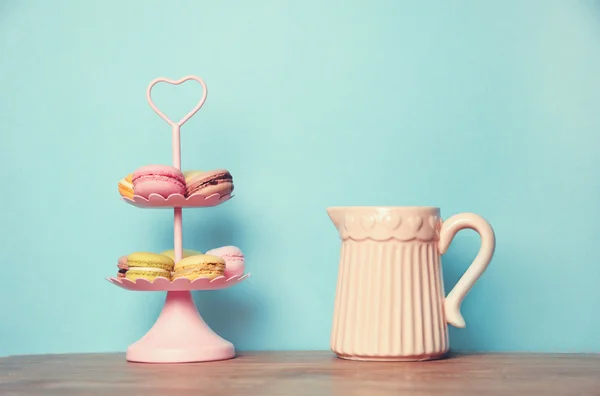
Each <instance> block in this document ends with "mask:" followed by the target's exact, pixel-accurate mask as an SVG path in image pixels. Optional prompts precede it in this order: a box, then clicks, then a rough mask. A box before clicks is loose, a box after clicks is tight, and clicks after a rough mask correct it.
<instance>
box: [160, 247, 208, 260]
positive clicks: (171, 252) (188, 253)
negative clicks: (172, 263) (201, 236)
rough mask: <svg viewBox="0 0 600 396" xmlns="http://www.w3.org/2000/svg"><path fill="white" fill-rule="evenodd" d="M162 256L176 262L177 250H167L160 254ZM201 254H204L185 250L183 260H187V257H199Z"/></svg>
mask: <svg viewBox="0 0 600 396" xmlns="http://www.w3.org/2000/svg"><path fill="white" fill-rule="evenodd" d="M160 254H162V255H163V256H167V257H170V258H171V260H175V250H173V249H170V250H165V251H164V252H160ZM199 254H202V252H199V251H197V250H191V249H183V257H182V258H186V257H190V256H197V255H199Z"/></svg>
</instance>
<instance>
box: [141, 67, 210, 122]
mask: <svg viewBox="0 0 600 396" xmlns="http://www.w3.org/2000/svg"><path fill="white" fill-rule="evenodd" d="M190 80H194V81H197V82H198V83H199V84H200V85H201V86H202V98H200V101H199V102H198V104H197V105H196V107H194V108H193V109H192V110H191V111H190V112H189V113H187V114H186V115H185V116H184V117H183V118H182V119H181V120H180V121H179V122H173V121H172V120H171V119H170V118H169V117H167V115H166V114H165V113H163V112H162V111H160V110H159V109H158V107H156V105H155V104H154V102H153V101H152V88H153V87H154V86H155V85H156V84H158V83H159V82H164V83H167V84H171V85H179V84H183V83H184V82H186V81H190ZM207 94H208V90H207V88H206V84H205V83H204V80H202V79H201V78H200V77H196V76H187V77H183V78H182V79H181V80H177V81H175V80H171V79H169V78H164V77H159V78H157V79H156V80H153V81H152V82H151V83H150V85H148V90H147V91H146V97H147V98H148V103H150V107H152V110H154V111H155V112H156V114H158V115H159V116H160V118H162V119H163V120H165V121H166V122H167V123H168V124H169V125H171V126H178V127H180V126H182V125H183V124H184V123H185V122H186V121H187V120H189V119H190V118H192V116H193V115H194V114H196V112H197V111H198V110H200V108H201V107H202V106H203V105H204V102H206V95H207Z"/></svg>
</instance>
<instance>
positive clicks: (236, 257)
mask: <svg viewBox="0 0 600 396" xmlns="http://www.w3.org/2000/svg"><path fill="white" fill-rule="evenodd" d="M206 254H210V255H212V256H217V257H221V258H222V259H223V260H225V273H224V274H225V276H226V277H227V278H230V277H232V276H234V275H237V276H242V275H243V273H244V266H245V265H244V261H245V258H244V253H242V251H241V250H240V248H238V247H236V246H222V247H219V248H216V249H212V250H209V251H208V252H206Z"/></svg>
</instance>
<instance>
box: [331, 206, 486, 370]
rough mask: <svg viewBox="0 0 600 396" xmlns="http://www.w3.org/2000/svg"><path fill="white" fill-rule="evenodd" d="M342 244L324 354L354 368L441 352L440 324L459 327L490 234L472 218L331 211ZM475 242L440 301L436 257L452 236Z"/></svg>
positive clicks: (443, 334)
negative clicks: (465, 234)
mask: <svg viewBox="0 0 600 396" xmlns="http://www.w3.org/2000/svg"><path fill="white" fill-rule="evenodd" d="M327 213H328V214H329V217H331V220H332V221H333V223H334V224H335V226H336V227H337V229H338V231H339V234H340V238H341V239H342V250H341V257H340V263H339V272H338V282H337V290H336V298H335V307H334V317H333V328H332V332H331V349H332V351H333V352H334V353H335V354H336V355H338V356H339V357H341V358H345V359H354V360H382V361H385V360H427V359H436V358H440V357H442V356H444V355H445V354H446V353H447V352H448V349H449V341H448V327H447V323H449V324H451V325H453V326H455V327H464V326H465V321H464V319H463V317H462V315H461V313H460V304H461V302H462V300H463V298H464V297H465V295H466V294H467V293H468V292H469V290H470V289H471V287H472V286H473V284H474V283H475V281H477V279H478V278H479V277H480V276H481V274H482V273H483V271H484V270H485V269H486V268H487V266H488V264H489V263H490V260H491V259H492V255H493V253H494V248H495V236H494V231H493V230H492V228H491V227H490V225H489V224H488V223H487V222H486V221H485V220H484V219H483V218H481V217H479V216H477V215H475V214H472V213H463V214H458V215H455V216H452V217H450V218H448V219H446V221H442V219H441V218H440V210H439V208H433V207H334V208H328V209H327ZM464 228H471V229H473V230H475V231H477V232H478V233H479V235H480V236H481V248H480V250H479V253H478V254H477V257H476V258H475V260H474V261H473V263H472V264H471V266H470V267H469V269H468V270H467V271H466V272H465V274H464V275H463V276H462V278H461V279H460V280H459V281H458V283H457V284H456V286H455V287H454V289H452V291H451V292H450V293H449V294H448V296H445V293H444V284H443V280H442V267H441V255H442V254H444V253H445V252H446V250H447V249H448V246H449V245H450V242H452V238H453V237H454V235H455V234H456V233H457V232H458V231H460V230H462V229H464Z"/></svg>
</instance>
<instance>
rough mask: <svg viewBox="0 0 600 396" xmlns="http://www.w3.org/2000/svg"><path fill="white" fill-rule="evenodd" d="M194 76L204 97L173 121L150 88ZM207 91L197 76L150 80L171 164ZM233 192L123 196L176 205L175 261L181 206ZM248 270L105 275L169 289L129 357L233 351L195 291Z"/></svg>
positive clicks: (187, 357)
mask: <svg viewBox="0 0 600 396" xmlns="http://www.w3.org/2000/svg"><path fill="white" fill-rule="evenodd" d="M190 80H193V81H197V82H198V83H199V84H200V85H201V86H202V91H203V94H202V98H201V99H200V101H199V102H198V104H197V105H196V107H194V108H193V109H192V110H191V111H190V112H189V113H188V114H186V115H185V116H184V117H183V118H182V119H181V121H179V122H174V121H172V120H171V119H170V118H169V117H167V116H166V115H165V114H164V113H163V112H162V111H160V110H159V109H158V108H157V107H156V105H155V104H154V102H153V101H152V88H153V87H154V85H156V84H157V83H159V82H164V83H167V84H172V85H179V84H182V83H184V82H186V81H190ZM207 93H208V91H207V88H206V84H205V83H204V81H203V80H202V79H201V78H199V77H196V76H187V77H184V78H182V79H181V80H177V81H174V80H170V79H167V78H157V79H156V80H154V81H152V82H151V83H150V85H149V86H148V90H147V92H146V97H147V99H148V103H149V104H150V107H151V108H152V109H153V110H154V111H155V112H156V113H157V114H158V115H159V116H160V117H161V118H162V119H164V120H165V121H166V122H167V123H168V124H169V125H170V126H171V130H172V143H173V166H174V167H175V168H177V169H181V143H180V129H181V126H182V125H183V124H184V123H185V122H186V121H188V120H189V119H190V118H191V117H192V116H193V115H194V114H195V113H196V112H197V111H198V110H200V108H201V107H202V105H204V102H205V101H206V96H207ZM230 198H231V195H226V196H220V195H219V194H213V195H210V196H202V195H198V194H194V195H192V196H190V197H188V198H186V197H184V196H182V195H180V194H174V195H171V196H169V197H167V198H164V197H162V196H160V195H158V194H151V195H150V196H149V198H148V199H146V198H144V197H141V196H137V195H134V197H133V199H129V198H123V200H124V201H125V202H127V203H129V204H131V205H134V206H137V207H141V208H173V210H174V221H173V236H174V238H173V239H174V250H175V261H176V262H177V261H179V260H181V258H182V255H183V230H182V208H190V207H209V206H216V205H219V204H221V203H223V202H225V201H227V200H229V199H230ZM249 276H250V274H244V275H242V276H232V277H230V278H226V277H225V276H220V277H218V278H215V279H212V280H208V279H196V280H194V281H189V280H187V279H177V280H175V281H169V280H167V279H164V278H159V279H157V280H155V281H154V282H150V281H147V280H145V279H138V280H135V281H132V280H129V279H125V278H114V277H110V278H107V280H108V281H109V282H111V283H113V284H115V285H117V286H119V287H122V288H124V289H127V290H135V291H166V292H167V298H166V300H165V305H164V307H163V309H162V312H161V313H160V315H159V317H158V319H157V320H156V323H155V324H154V326H152V328H151V329H150V330H149V331H148V333H146V335H144V336H143V337H142V338H141V339H140V340H139V341H137V342H136V343H134V344H132V345H130V346H129V348H127V354H126V358H127V360H128V361H132V362H143V363H184V362H206V361H213V360H225V359H231V358H233V357H235V348H234V346H233V344H232V343H231V342H229V341H227V340H224V339H223V338H221V337H219V336H218V335H217V334H216V333H215V332H214V331H212V329H211V328H210V327H208V325H207V324H206V323H205V322H204V320H203V319H202V317H201V316H200V314H199V313H198V310H197V309H196V305H195V304H194V300H193V299H192V295H191V291H192V290H216V289H223V288H226V287H230V286H233V285H235V284H237V283H239V282H241V281H242V280H244V279H246V278H248V277H249Z"/></svg>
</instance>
